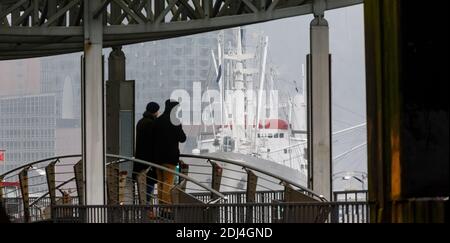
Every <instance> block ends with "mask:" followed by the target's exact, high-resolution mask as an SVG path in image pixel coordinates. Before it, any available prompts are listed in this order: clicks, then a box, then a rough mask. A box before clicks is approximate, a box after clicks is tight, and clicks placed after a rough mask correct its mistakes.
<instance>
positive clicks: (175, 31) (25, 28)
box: [0, 0, 363, 60]
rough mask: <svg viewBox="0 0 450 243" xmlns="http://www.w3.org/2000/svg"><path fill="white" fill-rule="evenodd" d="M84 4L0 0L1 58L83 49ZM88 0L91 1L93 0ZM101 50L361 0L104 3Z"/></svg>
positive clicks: (138, 0)
mask: <svg viewBox="0 0 450 243" xmlns="http://www.w3.org/2000/svg"><path fill="white" fill-rule="evenodd" d="M84 1H86V0H70V1H58V0H47V1H42V0H0V60H7V59H18V58H28V57H40V56H48V55H57V54H64V53H71V52H78V51H82V50H83V48H84V47H83V41H84V30H83V25H84V24H83V15H84V14H85V13H84V11H83V10H84V9H83V8H84V4H83V3H84ZM91 1H92V0H91ZM102 2H103V4H102V6H101V7H100V8H99V9H96V10H95V11H94V13H93V14H94V15H95V16H97V17H98V18H103V20H104V21H103V22H104V25H105V26H104V28H103V29H104V31H103V34H104V38H103V46H104V47H111V46H117V45H126V44H133V43H139V42H145V41H152V40H160V39H167V38H173V37H180V36H185V35H191V34H196V33H202V32H207V31H213V30H219V29H224V28H230V27H235V26H240V25H247V24H254V23H260V22H265V21H270V20H275V19H281V18H287V17H293V16H299V15H305V14H311V13H313V12H314V8H315V6H316V5H315V3H317V2H321V3H324V4H325V8H326V10H330V9H336V8H341V7H347V6H351V5H355V4H360V3H362V2H363V0H315V1H314V0H268V1H262V0H233V1H228V0H202V1H200V0H168V1H165V0H153V1H151V0H135V1H130V0H103V1H102Z"/></svg>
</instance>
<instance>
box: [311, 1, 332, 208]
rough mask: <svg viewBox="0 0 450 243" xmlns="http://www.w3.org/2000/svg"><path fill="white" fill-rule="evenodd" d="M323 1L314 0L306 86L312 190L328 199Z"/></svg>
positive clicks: (328, 132) (328, 118) (326, 45)
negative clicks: (307, 93) (308, 72)
mask: <svg viewBox="0 0 450 243" xmlns="http://www.w3.org/2000/svg"><path fill="white" fill-rule="evenodd" d="M323 4H324V1H321V0H319V1H317V0H316V1H315V5H314V6H315V9H314V10H315V14H314V16H315V18H314V20H313V21H312V22H311V29H310V34H311V36H310V38H311V43H310V46H311V56H310V57H311V59H310V65H311V67H310V78H309V81H310V84H309V85H310V87H309V96H310V97H309V102H310V104H309V107H310V109H309V110H308V112H309V117H310V119H309V122H310V124H309V127H310V141H309V145H310V146H311V147H310V149H309V150H310V161H311V163H312V166H310V168H311V169H312V171H311V172H312V184H311V186H312V189H313V191H315V192H316V193H318V194H319V195H323V196H324V197H325V198H326V199H327V200H331V199H332V197H331V194H332V192H331V172H332V164H331V163H332V159H331V80H330V50H329V48H330V47H329V28H328V22H327V21H326V20H325V18H324V14H323V13H324V10H325V9H324V8H325V5H323Z"/></svg>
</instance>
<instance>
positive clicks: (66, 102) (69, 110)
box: [62, 76, 75, 119]
mask: <svg viewBox="0 0 450 243" xmlns="http://www.w3.org/2000/svg"><path fill="white" fill-rule="evenodd" d="M62 97H63V100H62V119H74V118H75V115H74V110H73V87H72V79H71V78H70V77H68V76H67V77H66V78H65V79H64V89H63V96H62Z"/></svg>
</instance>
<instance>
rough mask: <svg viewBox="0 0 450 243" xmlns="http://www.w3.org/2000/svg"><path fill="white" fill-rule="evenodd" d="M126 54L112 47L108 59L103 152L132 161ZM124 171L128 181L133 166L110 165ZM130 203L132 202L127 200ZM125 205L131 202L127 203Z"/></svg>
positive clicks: (130, 185)
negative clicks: (104, 144)
mask: <svg viewBox="0 0 450 243" xmlns="http://www.w3.org/2000/svg"><path fill="white" fill-rule="evenodd" d="M125 78H126V66H125V54H124V52H123V51H122V47H113V50H112V52H111V53H110V55H109V57H108V81H106V151H107V153H108V154H117V155H123V156H127V157H132V156H133V154H134V140H135V139H134V130H135V129H134V97H135V95H134V93H135V91H134V85H135V84H134V83H135V82H134V81H127V80H125ZM113 167H117V169H118V170H120V171H126V172H127V175H128V177H129V178H130V179H131V177H132V172H133V163H132V162H125V163H121V164H120V165H113ZM126 190H127V193H130V194H132V193H133V183H132V182H131V181H129V182H127V185H126ZM130 199H131V198H130ZM125 203H127V204H132V203H133V202H132V201H131V200H130V201H127V202H125Z"/></svg>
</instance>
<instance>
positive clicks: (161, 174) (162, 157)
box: [154, 100, 186, 204]
mask: <svg viewBox="0 0 450 243" xmlns="http://www.w3.org/2000/svg"><path fill="white" fill-rule="evenodd" d="M179 104H180V103H179V102H177V101H174V100H167V101H166V103H165V105H166V107H165V109H164V113H163V114H162V115H161V116H160V117H158V119H156V121H155V124H154V132H155V133H154V134H155V136H154V138H155V139H156V140H157V142H155V143H154V145H155V147H154V148H155V151H156V152H155V154H154V155H155V163H157V164H159V165H162V166H164V167H166V168H169V169H171V170H175V168H176V166H177V165H178V163H179V160H180V150H179V143H184V142H185V141H186V134H185V133H184V131H183V128H182V125H181V122H180V120H178V118H176V116H175V115H176V112H177V110H178V108H179ZM156 173H157V178H158V199H159V203H163V204H171V203H172V200H171V196H170V190H171V189H172V186H173V185H174V174H173V173H170V172H167V171H164V170H156Z"/></svg>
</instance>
